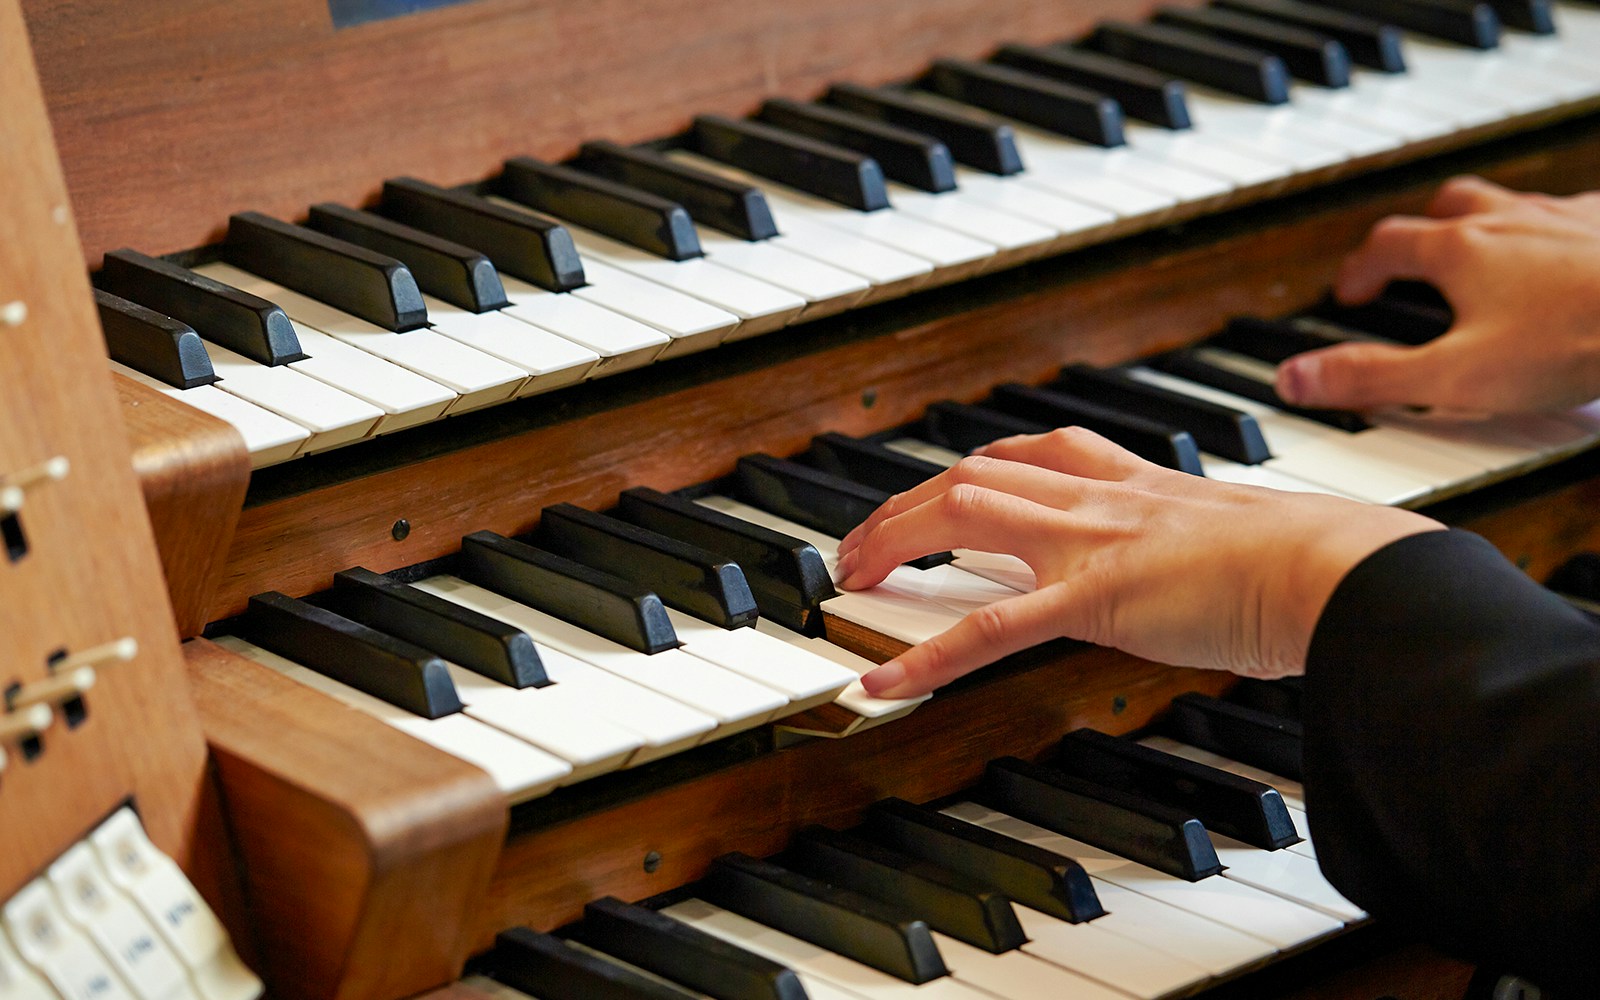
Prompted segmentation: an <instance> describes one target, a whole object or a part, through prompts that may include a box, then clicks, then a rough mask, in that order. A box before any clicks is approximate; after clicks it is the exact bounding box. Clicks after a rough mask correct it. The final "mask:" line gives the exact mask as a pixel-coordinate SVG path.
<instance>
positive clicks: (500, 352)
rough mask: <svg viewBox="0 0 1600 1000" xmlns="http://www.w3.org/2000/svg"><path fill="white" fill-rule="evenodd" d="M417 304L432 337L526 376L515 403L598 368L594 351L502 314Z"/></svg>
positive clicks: (436, 302)
mask: <svg viewBox="0 0 1600 1000" xmlns="http://www.w3.org/2000/svg"><path fill="white" fill-rule="evenodd" d="M422 301H423V304H424V305H426V306H427V308H428V325H429V326H431V327H432V328H433V331H434V332H435V333H437V334H439V335H440V336H443V337H449V338H450V339H451V340H455V341H459V342H460V343H463V344H465V345H467V346H468V347H470V348H472V349H473V350H475V351H482V352H483V353H484V354H488V355H491V356H493V357H496V358H499V359H500V360H501V361H504V362H506V363H507V364H512V365H516V366H517V367H518V368H521V369H522V370H523V371H525V372H527V373H528V380H527V381H526V382H524V383H523V384H522V388H521V389H519V390H518V391H517V396H518V397H519V398H520V397H522V396H532V395H534V394H536V393H541V392H549V391H550V390H552V389H560V388H562V387H564V386H569V385H573V384H574V383H577V382H582V381H583V380H584V379H586V378H589V377H591V376H592V375H593V374H594V371H595V367H596V366H597V365H599V364H600V354H599V352H598V351H595V350H593V349H591V348H588V347H585V346H584V345H582V344H579V343H577V342H576V341H573V340H570V339H568V338H566V337H562V336H560V335H558V334H555V333H552V332H550V331H549V330H545V329H543V328H541V327H537V326H530V324H528V323H525V322H523V321H521V320H519V319H517V318H516V317H515V316H512V315H511V314H509V313H508V312H506V311H505V310H502V309H491V310H489V311H488V312H482V313H475V312H472V311H471V310H469V309H463V308H461V307H460V306H458V305H455V304H453V303H450V302H446V301H444V300H443V299H436V298H434V297H433V296H431V295H424V296H423V297H422Z"/></svg>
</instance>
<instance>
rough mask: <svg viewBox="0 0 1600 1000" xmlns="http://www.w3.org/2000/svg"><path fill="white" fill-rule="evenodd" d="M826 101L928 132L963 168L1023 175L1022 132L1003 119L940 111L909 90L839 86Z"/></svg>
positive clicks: (953, 110)
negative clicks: (1019, 135) (1019, 149)
mask: <svg viewBox="0 0 1600 1000" xmlns="http://www.w3.org/2000/svg"><path fill="white" fill-rule="evenodd" d="M825 100H827V101H828V102H829V103H831V104H837V105H838V106H839V107H841V108H845V109H847V110H850V111H854V112H855V113H856V114H858V115H865V116H866V117H868V118H875V119H877V120H878V121H881V122H888V123H889V124H891V125H899V126H901V127H903V128H909V129H914V130H916V131H918V132H926V133H927V134H928V135H931V136H934V137H935V138H937V139H938V140H939V141H940V142H942V143H944V144H945V145H946V146H947V147H949V149H950V155H951V156H953V157H955V159H956V162H957V163H964V164H966V165H967V166H969V167H973V168H975V169H978V170H983V171H986V172H988V173H991V174H999V175H1000V176H1002V177H1004V176H1008V175H1010V174H1016V173H1021V172H1022V154H1020V153H1018V152H1017V136H1016V132H1015V131H1013V130H1012V128H1011V126H1010V125H1007V124H1006V123H1005V122H1003V121H1000V120H999V119H996V118H991V117H989V116H988V115H985V114H982V113H979V112H975V111H974V112H968V111H966V110H963V109H957V108H938V107H934V106H932V105H931V104H929V103H928V102H926V101H922V100H919V99H918V98H917V97H916V95H915V94H911V93H907V92H905V91H900V90H893V89H890V88H887V87H863V86H861V85H860V84H855V83H836V84H834V85H833V86H832V87H829V88H828V93H827V95H826V97H825Z"/></svg>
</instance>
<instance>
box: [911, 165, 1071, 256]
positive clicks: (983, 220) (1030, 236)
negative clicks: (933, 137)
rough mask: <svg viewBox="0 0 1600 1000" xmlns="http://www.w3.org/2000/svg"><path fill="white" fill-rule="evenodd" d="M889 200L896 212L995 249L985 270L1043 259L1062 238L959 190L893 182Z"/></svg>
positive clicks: (1037, 224) (1026, 219)
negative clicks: (932, 190)
mask: <svg viewBox="0 0 1600 1000" xmlns="http://www.w3.org/2000/svg"><path fill="white" fill-rule="evenodd" d="M888 190H889V198H890V200H891V201H892V202H893V204H894V208H893V209H892V211H894V212H898V213H901V214H904V215H907V216H910V217H912V218H916V219H921V220H923V221H924V222H928V223H932V224H933V225H936V226H942V227H944V228H945V229H948V230H950V231H952V232H956V233H963V234H965V235H967V236H970V237H972V238H973V239H977V240H982V241H983V242H985V243H988V244H991V245H992V246H994V248H995V253H994V255H993V256H992V257H991V258H990V259H989V263H988V265H987V266H986V268H985V270H996V269H999V268H1003V267H1008V266H1010V265H1012V264H1016V263H1020V262H1022V261H1025V260H1028V259H1030V258H1033V257H1038V256H1041V255H1042V254H1044V253H1046V252H1047V251H1049V250H1050V249H1051V247H1052V246H1053V245H1054V244H1055V243H1056V241H1057V238H1058V237H1059V236H1060V235H1061V233H1060V231H1059V230H1057V229H1056V228H1055V227H1053V226H1049V225H1045V224H1043V223H1042V222H1040V221H1036V220H1035V219H1032V218H1029V217H1025V216H1021V215H1015V214H1012V213H1011V212H1008V211H1006V210H1004V209H1001V208H998V207H996V206H994V205H993V204H991V203H990V202H989V201H988V200H985V199H981V198H980V199H973V198H970V197H968V196H967V192H966V191H964V190H962V189H961V188H959V187H957V188H956V189H955V190H952V191H943V192H940V193H937V194H935V193H933V192H931V191H923V190H920V189H918V188H914V187H911V186H910V185H907V184H901V183H898V182H895V181H891V182H890V183H889V185H888Z"/></svg>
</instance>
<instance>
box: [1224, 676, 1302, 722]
mask: <svg viewBox="0 0 1600 1000" xmlns="http://www.w3.org/2000/svg"><path fill="white" fill-rule="evenodd" d="M1304 691H1305V685H1304V684H1303V683H1302V679H1301V678H1299V677H1280V678H1279V679H1277V680H1275V681H1264V680H1261V679H1259V678H1256V677H1241V678H1239V682H1238V683H1237V684H1235V685H1234V686H1233V687H1231V688H1229V689H1228V700H1229V701H1231V702H1233V703H1234V704H1237V705H1243V706H1244V707H1246V708H1253V709H1255V710H1256V711H1258V712H1266V713H1267V714H1268V715H1281V716H1283V717H1284V718H1286V719H1294V720H1295V721H1296V722H1299V721H1301V709H1300V702H1301V698H1302V696H1303V693H1304Z"/></svg>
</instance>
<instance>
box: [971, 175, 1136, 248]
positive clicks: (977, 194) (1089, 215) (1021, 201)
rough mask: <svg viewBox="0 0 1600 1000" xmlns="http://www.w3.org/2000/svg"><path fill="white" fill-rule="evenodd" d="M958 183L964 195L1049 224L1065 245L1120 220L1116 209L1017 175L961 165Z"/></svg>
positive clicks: (1013, 213) (1060, 241)
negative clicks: (1076, 198) (1033, 183)
mask: <svg viewBox="0 0 1600 1000" xmlns="http://www.w3.org/2000/svg"><path fill="white" fill-rule="evenodd" d="M956 184H957V185H959V186H960V189H961V193H962V195H963V197H965V198H967V199H968V200H970V201H975V202H979V203H982V204H985V205H989V206H992V207H994V208H997V209H999V210H1000V211H1002V212H1009V213H1010V214H1012V215H1016V216H1020V217H1022V218H1024V219H1033V220H1035V221H1037V222H1040V223H1042V224H1044V225H1047V226H1049V227H1050V228H1052V229H1054V230H1055V231H1056V234H1057V239H1058V242H1059V243H1061V244H1063V245H1065V244H1076V243H1081V242H1085V241H1086V240H1088V239H1089V238H1090V234H1093V233H1096V232H1098V231H1101V230H1104V229H1106V228H1107V227H1108V226H1110V225H1111V224H1113V223H1114V222H1116V221H1117V216H1116V214H1115V213H1114V212H1109V211H1107V210H1105V209H1103V208H1097V207H1096V206H1094V205H1090V204H1088V203H1087V202H1082V201H1074V200H1073V199H1071V198H1067V197H1064V196H1062V195H1059V194H1055V193H1054V192H1051V191H1048V190H1046V189H1044V188H1042V187H1030V186H1028V185H1027V184H1023V183H1022V182H1021V181H1020V180H1019V179H1018V178H1016V177H999V176H996V175H995V174H991V173H986V172H984V171H982V170H975V169H973V168H971V167H957V168H956Z"/></svg>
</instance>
